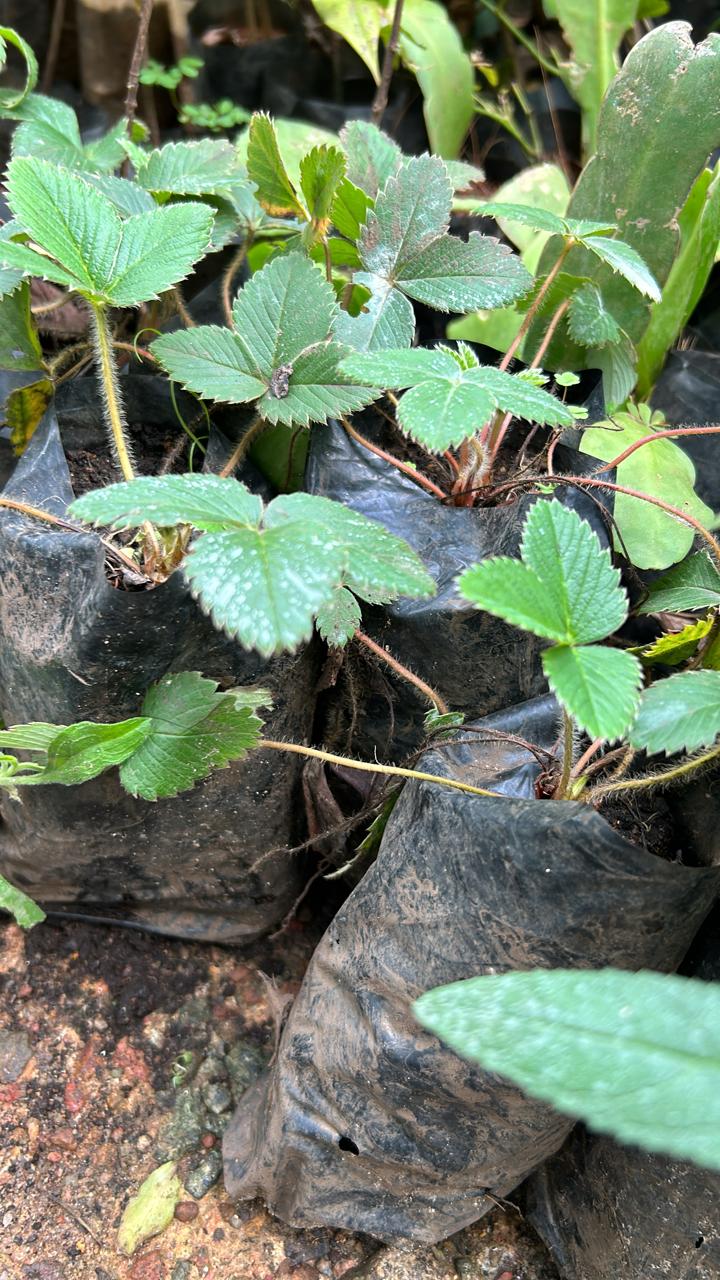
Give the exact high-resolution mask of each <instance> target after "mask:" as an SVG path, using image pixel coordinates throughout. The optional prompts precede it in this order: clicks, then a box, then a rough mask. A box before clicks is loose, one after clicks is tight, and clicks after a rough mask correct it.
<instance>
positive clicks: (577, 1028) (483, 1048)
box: [414, 969, 720, 1169]
mask: <svg viewBox="0 0 720 1280" xmlns="http://www.w3.org/2000/svg"><path fill="white" fill-rule="evenodd" d="M414 1008H415V1013H416V1015H417V1017H418V1018H419V1019H420V1021H421V1022H422V1024H423V1025H424V1026H426V1027H428V1028H429V1029H430V1030H431V1031H433V1032H435V1034H436V1035H439V1036H440V1037H441V1038H442V1039H443V1040H445V1041H446V1042H447V1043H448V1044H449V1045H450V1046H451V1048H453V1049H454V1050H455V1051H456V1053H461V1054H463V1055H464V1056H466V1057H468V1058H472V1059H473V1060H475V1061H477V1062H479V1063H480V1064H481V1065H482V1066H483V1067H485V1068H486V1070H488V1071H492V1072H497V1073H500V1074H501V1075H505V1076H508V1077H509V1078H510V1079H511V1080H513V1081H514V1082H515V1084H518V1085H520V1086H521V1087H522V1088H523V1089H525V1090H526V1091H527V1092H528V1093H531V1094H533V1095H534V1096H536V1097H539V1098H543V1099H545V1100H546V1101H547V1102H550V1103H552V1104H553V1106H555V1107H557V1108H558V1109H559V1110H561V1111H566V1112H568V1114H570V1115H572V1116H578V1117H580V1118H581V1119H583V1120H585V1122H586V1123H587V1124H589V1125H590V1127H591V1128H594V1129H599V1130H600V1131H601V1132H603V1133H611V1134H614V1135H615V1137H617V1138H619V1139H620V1140H621V1141H623V1142H630V1143H633V1144H639V1145H640V1146H643V1147H647V1148H649V1149H650V1150H651V1151H661V1152H665V1153H666V1154H667V1155H672V1156H676V1157H680V1158H682V1159H689V1160H695V1161H697V1162H698V1163H700V1164H706V1165H708V1166H709V1167H710V1168H713V1169H720V1138H719V1137H718V1135H719V1134H720V987H719V986H718V984H717V983H708V982H698V981H694V980H692V979H689V978H679V977H675V976H669V975H665V974H655V973H625V972H623V971H620V970H613V969H602V970H599V971H592V970H590V971H577V970H555V971H553V970H549V971H547V970H535V971H531V972H529V973H507V974H493V975H488V976H486V977H482V978H470V979H469V980H467V981H465V982H458V983H454V984H453V985H452V986H447V987H438V988H436V990H435V991H430V992H428V993H427V994H426V995H423V996H421V997H420V999H419V1000H417V1001H416V1002H415V1006H414Z"/></svg>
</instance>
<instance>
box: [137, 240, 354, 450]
mask: <svg viewBox="0 0 720 1280" xmlns="http://www.w3.org/2000/svg"><path fill="white" fill-rule="evenodd" d="M336 312H337V304H336V301H335V294H334V291H333V289H332V287H331V286H330V285H329V284H328V283H327V281H326V280H325V279H324V278H323V275H322V273H321V271H320V270H319V269H318V268H317V267H316V266H315V265H314V263H312V262H310V261H309V260H308V259H307V258H305V257H303V256H302V255H301V254H298V253H292V254H288V255H286V256H285V257H282V258H275V259H274V260H273V261H272V262H270V263H269V264H268V265H267V266H266V267H265V268H264V269H263V270H262V271H259V272H257V273H256V275H254V276H253V277H252V279H251V280H250V281H249V282H248V283H247V284H246V285H245V288H244V289H242V290H241V291H240V293H239V294H238V296H237V299H236V301H235V305H234V307H233V319H234V323H235V326H236V328H235V329H234V330H226V329H221V328H219V327H218V326H214V325H199V326H197V327H196V328H194V329H186V330H180V331H178V332H177V333H172V334H167V335H165V336H163V337H161V338H158V339H157V340H156V341H155V342H154V343H153V353H154V354H155V355H156V357H157V358H158V360H159V361H160V364H161V365H162V366H163V368H164V369H166V370H167V372H168V373H169V374H170V375H171V377H174V378H176V379H177V380H178V381H179V382H180V383H182V385H183V386H184V387H187V389H188V390H190V391H193V392H195V393H196V394H198V395H201V396H204V397H205V398H208V399H213V400H220V401H227V402H228V403H231V404H241V403H245V402H247V401H250V400H255V399H258V400H259V405H258V408H259V410H260V413H261V414H262V416H263V417H265V418H267V420H268V421H269V422H286V423H291V422H296V423H299V424H300V425H304V426H307V424H308V423H310V422H325V421H327V418H328V417H329V416H332V415H335V414H340V413H345V412H351V411H353V410H355V409H360V408H362V407H363V406H364V405H366V404H368V403H369V402H370V401H371V400H373V399H375V398H376V397H377V394H378V393H377V391H376V390H374V389H373V388H372V387H358V386H356V385H355V384H354V382H352V381H351V380H350V379H349V378H347V377H345V375H343V374H341V373H340V372H339V370H338V363H339V360H340V359H341V358H342V356H343V355H345V354H346V352H345V351H344V349H343V348H342V347H340V346H338V345H337V344H335V343H332V342H328V341H327V339H328V336H329V333H330V329H331V326H332V323H333V319H334V317H335V314H336Z"/></svg>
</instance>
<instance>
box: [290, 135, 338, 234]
mask: <svg viewBox="0 0 720 1280" xmlns="http://www.w3.org/2000/svg"><path fill="white" fill-rule="evenodd" d="M345 167H346V161H345V156H344V155H343V153H342V151H341V150H340V148H339V147H328V146H323V147H313V149H312V151H310V152H309V153H308V155H306V156H304V157H303V159H302V161H301V164H300V185H301V187H302V193H303V195H304V196H305V199H306V201H307V206H308V211H309V213H310V217H311V219H312V222H313V225H314V226H315V227H316V228H317V233H318V234H319V235H323V236H324V235H325V234H326V233H327V231H328V228H329V225H330V209H331V206H332V204H333V200H334V199H335V195H336V193H337V191H338V188H339V186H340V183H341V182H342V179H343V178H344V176H345Z"/></svg>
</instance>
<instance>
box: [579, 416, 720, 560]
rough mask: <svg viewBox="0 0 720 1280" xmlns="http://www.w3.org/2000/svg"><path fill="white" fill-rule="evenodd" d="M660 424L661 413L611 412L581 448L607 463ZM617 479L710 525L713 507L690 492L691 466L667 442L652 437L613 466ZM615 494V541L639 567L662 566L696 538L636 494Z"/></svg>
mask: <svg viewBox="0 0 720 1280" xmlns="http://www.w3.org/2000/svg"><path fill="white" fill-rule="evenodd" d="M662 425H663V423H662V415H658V416H655V418H652V419H651V418H650V417H649V415H648V414H646V415H645V416H644V417H642V418H641V417H640V416H639V414H638V413H632V414H631V413H622V412H620V413H616V414H614V416H613V419H612V421H607V422H601V423H597V424H595V425H594V426H592V427H588V428H587V429H586V430H585V431H584V432H583V436H582V441H581V444H580V448H581V450H582V452H583V453H589V454H590V455H591V457H595V458H602V460H603V461H605V462H610V461H611V460H612V459H613V458H616V457H618V456H619V455H620V454H621V453H622V452H623V451H624V450H625V449H626V448H627V447H628V445H631V444H634V443H635V442H636V441H638V440H641V439H643V437H645V436H648V435H652V432H653V428H655V429H657V428H660V427H662ZM617 483H618V484H621V485H624V486H627V487H628V488H630V489H634V490H636V491H637V492H639V493H647V494H649V495H650V496H651V497H653V498H660V499H662V500H663V501H665V502H668V503H670V504H671V505H672V506H674V507H677V508H678V509H679V510H680V511H684V512H686V513H687V514H688V515H691V516H693V517H694V518H695V519H696V520H699V521H700V522H701V524H708V523H712V520H713V513H712V511H711V510H710V508H709V507H707V506H706V505H705V503H704V502H701V501H700V499H699V498H698V496H697V494H696V493H695V489H694V485H695V467H694V466H693V463H692V461H691V460H690V458H689V457H688V455H687V454H686V453H684V452H683V450H682V449H680V448H679V446H678V445H676V444H675V443H674V441H672V440H668V439H664V440H656V441H655V440H653V441H651V442H650V443H648V444H645V445H643V446H642V447H641V448H640V449H637V450H636V451H635V453H633V454H631V455H630V457H629V458H626V460H625V461H624V462H621V463H620V465H619V466H618V468H617ZM615 498H616V500H615V520H616V523H617V528H618V535H616V545H617V547H618V550H623V549H626V550H627V554H628V555H629V557H630V559H631V560H632V562H633V564H635V565H637V566H638V568H640V569H666V568H667V567H668V566H669V565H671V564H675V563H676V562H677V561H678V560H682V558H683V556H685V555H687V553H688V551H689V550H690V548H691V546H692V543H693V538H694V536H695V534H694V530H693V529H692V527H691V526H690V525H687V524H684V523H683V522H681V521H680V520H678V519H676V518H675V517H674V516H671V515H668V514H667V513H666V512H664V511H662V510H661V509H660V508H659V507H654V506H652V505H651V504H650V503H649V502H643V500H642V499H641V498H631V497H628V496H627V494H624V493H618V494H616V495H615ZM621 539H622V540H621ZM623 544H624V545H623Z"/></svg>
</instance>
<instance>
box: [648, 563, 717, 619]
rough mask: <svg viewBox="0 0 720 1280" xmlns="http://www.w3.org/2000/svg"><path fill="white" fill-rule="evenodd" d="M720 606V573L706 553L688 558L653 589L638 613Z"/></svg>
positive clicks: (654, 584) (680, 611) (660, 579)
mask: <svg viewBox="0 0 720 1280" xmlns="http://www.w3.org/2000/svg"><path fill="white" fill-rule="evenodd" d="M718 605H720V570H718V568H717V566H716V565H715V564H714V563H713V561H712V560H711V559H710V557H709V556H708V555H707V554H706V553H705V552H704V551H697V552H695V554H694V555H692V556H688V557H687V559H686V560H683V561H682V563H681V564H678V565H675V567H674V568H673V569H670V571H669V572H668V573H665V574H663V576H662V577H661V578H656V579H655V581H654V582H653V583H652V584H651V586H650V595H649V596H648V598H647V600H645V601H644V602H643V603H642V604H641V605H640V607H639V609H638V613H662V612H663V611H665V610H667V612H669V613H682V612H683V611H684V610H685V609H712V608H716V607H717V606H718Z"/></svg>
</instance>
